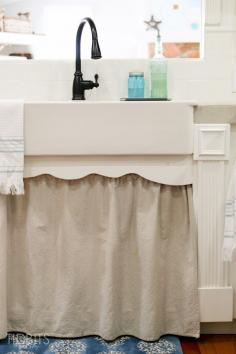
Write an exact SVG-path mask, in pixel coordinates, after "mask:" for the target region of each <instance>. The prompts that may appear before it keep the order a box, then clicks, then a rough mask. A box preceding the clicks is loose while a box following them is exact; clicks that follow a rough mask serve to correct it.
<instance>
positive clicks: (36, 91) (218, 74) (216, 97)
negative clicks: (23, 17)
mask: <svg viewBox="0 0 236 354" xmlns="http://www.w3.org/2000/svg"><path fill="white" fill-rule="evenodd" d="M235 43H236V34H235V32H209V33H207V35H206V48H205V59H204V60H199V61H198V60H189V59H186V60H185V59H180V60H171V61H169V97H170V98H172V99H176V100H194V101H197V102H206V101H207V102H209V101H210V102H219V101H220V102H221V103H222V102H227V101H235V102H236V93H233V80H234V77H233V73H234V71H235V64H234V63H236V44H235ZM148 64H149V63H148V61H147V60H105V59H103V60H97V61H93V60H91V61H84V62H83V63H82V70H83V72H84V78H85V79H94V74H95V73H98V74H99V76H100V77H99V82H100V87H99V88H98V89H94V90H92V91H90V92H88V93H87V98H88V99H95V100H119V99H120V98H121V97H126V96H127V78H128V73H129V71H137V70H138V71H140V70H141V71H144V73H145V77H146V83H148V76H149V70H148V68H149V65H148ZM73 75H74V63H73V62H59V61H56V62H55V61H37V60H35V61H27V62H26V61H0V99H2V98H22V99H25V100H37V101H38V100H56V101H58V100H70V99H71V96H72V81H73ZM146 90H147V93H148V85H146Z"/></svg>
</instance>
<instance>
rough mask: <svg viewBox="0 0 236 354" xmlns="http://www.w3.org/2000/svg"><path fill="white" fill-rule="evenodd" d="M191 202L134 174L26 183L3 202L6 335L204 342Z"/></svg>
mask: <svg viewBox="0 0 236 354" xmlns="http://www.w3.org/2000/svg"><path fill="white" fill-rule="evenodd" d="M192 204H193V201H192V187H191V186H181V187H176V186H166V185H161V184H158V183H154V182H151V181H148V180H145V179H144V178H142V177H140V176H137V175H126V176H123V177H120V178H107V177H102V176H99V175H90V176H87V177H85V178H83V179H79V180H73V181H65V180H61V179H57V178H54V177H52V176H49V175H43V176H38V177H35V178H30V179H26V180H25V195H24V196H9V197H6V198H5V199H4V198H2V199H0V208H1V213H0V215H1V216H0V231H1V233H0V237H1V248H0V254H1V257H0V282H1V289H0V314H1V316H0V335H1V337H2V338H3V337H4V336H6V334H7V332H9V331H21V332H25V333H27V334H30V335H37V336H38V335H48V336H56V337H80V336H85V335H95V334H96V335H100V336H101V337H103V338H104V339H108V340H111V339H114V338H116V337H118V336H120V335H133V336H136V337H138V338H141V339H144V340H156V339H158V338H159V337H160V336H161V335H163V334H167V333H168V334H176V335H185V336H194V337H198V336H199V307H198V291H197V244H196V232H195V222H194V216H193V207H192ZM6 240H7V242H6ZM6 299H7V300H6Z"/></svg>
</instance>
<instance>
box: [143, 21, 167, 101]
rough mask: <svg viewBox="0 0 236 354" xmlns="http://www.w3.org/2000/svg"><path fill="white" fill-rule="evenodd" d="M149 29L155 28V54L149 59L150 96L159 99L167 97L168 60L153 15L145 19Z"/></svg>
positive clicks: (158, 22) (157, 24)
mask: <svg viewBox="0 0 236 354" xmlns="http://www.w3.org/2000/svg"><path fill="white" fill-rule="evenodd" d="M145 23H146V24H147V25H148V26H149V28H150V29H154V30H157V42H156V53H155V56H154V57H153V58H152V59H150V68H149V70H150V91H151V92H150V96H151V98H156V99H160V100H167V99H168V62H167V59H166V58H165V57H164V55H163V46H162V39H161V33H160V28H159V25H160V24H161V21H156V20H155V19H154V16H152V17H151V20H150V21H145Z"/></svg>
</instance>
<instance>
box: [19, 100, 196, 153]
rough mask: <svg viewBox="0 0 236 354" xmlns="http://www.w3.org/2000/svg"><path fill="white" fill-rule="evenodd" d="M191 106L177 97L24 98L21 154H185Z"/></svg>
mask: <svg viewBox="0 0 236 354" xmlns="http://www.w3.org/2000/svg"><path fill="white" fill-rule="evenodd" d="M192 153H193V106H192V105H191V104H188V103H178V102H37V103H26V104H25V154H26V156H39V155H41V156H42V155H44V156H47V155H85V156H88V155H93V156H94V155H188V154H192Z"/></svg>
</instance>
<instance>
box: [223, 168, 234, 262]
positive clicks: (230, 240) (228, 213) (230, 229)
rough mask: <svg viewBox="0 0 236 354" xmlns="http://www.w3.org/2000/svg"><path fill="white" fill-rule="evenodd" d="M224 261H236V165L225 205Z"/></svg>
mask: <svg viewBox="0 0 236 354" xmlns="http://www.w3.org/2000/svg"><path fill="white" fill-rule="evenodd" d="M223 260H224V261H225V262H235V261H236V164H235V166H234V168H233V173H232V175H231V179H230V183H229V188H228V193H227V199H226V204H225V229H224V246H223Z"/></svg>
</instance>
